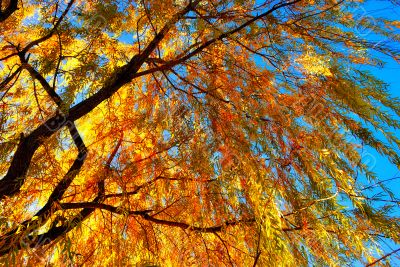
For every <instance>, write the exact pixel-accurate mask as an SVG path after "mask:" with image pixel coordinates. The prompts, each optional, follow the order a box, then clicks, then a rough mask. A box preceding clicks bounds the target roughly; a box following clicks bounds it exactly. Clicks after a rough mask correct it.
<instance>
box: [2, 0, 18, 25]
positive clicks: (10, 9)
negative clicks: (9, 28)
mask: <svg viewBox="0 0 400 267" xmlns="http://www.w3.org/2000/svg"><path fill="white" fill-rule="evenodd" d="M17 9H18V0H10V3H9V4H8V6H7V7H6V9H4V10H0V22H3V21H5V20H6V19H7V18H8V17H10V16H11V15H12V14H13V13H14V12H15V11H17Z"/></svg>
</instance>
